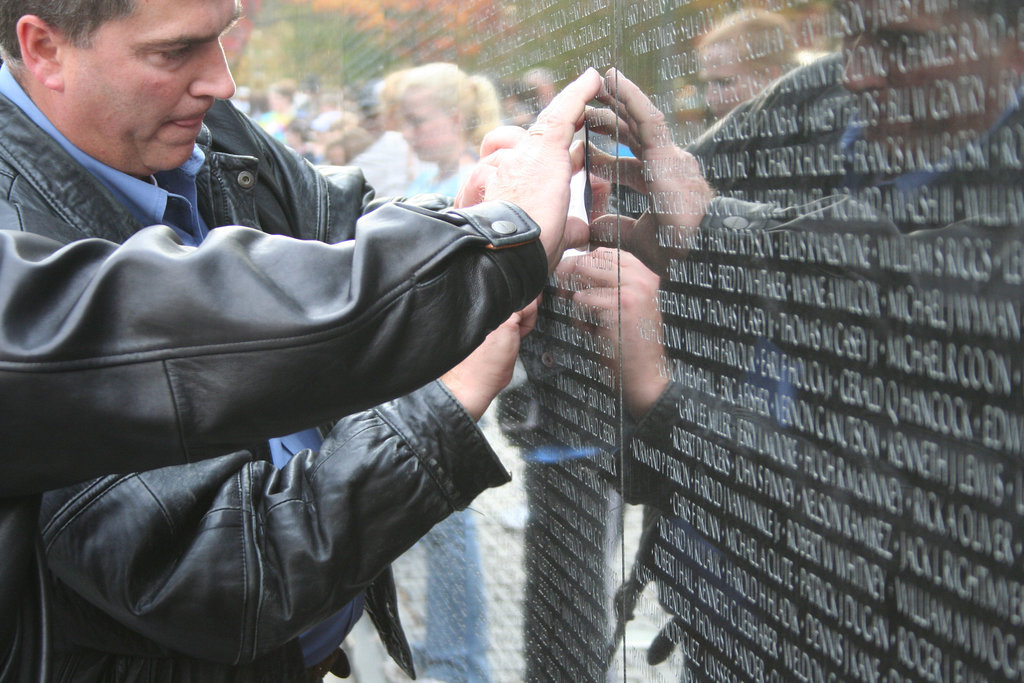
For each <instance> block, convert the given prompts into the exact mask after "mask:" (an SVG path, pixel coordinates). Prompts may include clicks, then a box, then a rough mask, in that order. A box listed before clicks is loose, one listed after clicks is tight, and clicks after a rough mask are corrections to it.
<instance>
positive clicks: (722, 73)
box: [698, 39, 782, 119]
mask: <svg viewBox="0 0 1024 683" xmlns="http://www.w3.org/2000/svg"><path fill="white" fill-rule="evenodd" d="M698 58H699V59H700V74H699V77H700V80H701V82H702V83H703V84H704V88H705V93H704V99H705V101H706V102H707V105H708V109H709V110H711V113H712V115H714V117H715V118H716V119H720V118H722V117H723V116H725V115H726V114H728V113H729V112H730V111H732V109H733V108H734V107H735V106H736V105H738V104H740V103H742V102H746V101H747V100H749V99H751V98H753V97H754V96H755V95H757V94H758V93H760V92H761V91H762V90H763V89H764V87H765V86H766V85H768V84H769V83H771V82H772V81H773V80H774V79H776V78H778V77H779V76H781V75H782V68H781V67H778V66H775V65H770V64H764V63H760V62H757V61H750V60H747V61H744V60H742V59H741V58H740V53H739V50H737V49H736V40H735V39H730V40H723V41H720V42H717V43H711V44H710V45H707V46H705V47H704V48H702V49H701V50H700V52H699V53H698Z"/></svg>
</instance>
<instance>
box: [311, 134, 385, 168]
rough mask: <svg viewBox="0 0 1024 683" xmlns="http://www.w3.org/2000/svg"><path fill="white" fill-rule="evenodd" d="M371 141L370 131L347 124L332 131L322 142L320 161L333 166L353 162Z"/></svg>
mask: <svg viewBox="0 0 1024 683" xmlns="http://www.w3.org/2000/svg"><path fill="white" fill-rule="evenodd" d="M372 143H373V138H372V137H371V136H370V133H368V132H367V131H366V129H365V128H363V127H362V126H358V125H356V126H349V127H347V128H345V129H344V130H341V131H338V132H336V133H333V134H332V135H331V136H330V137H328V138H327V142H326V143H325V144H324V156H323V159H322V162H323V163H325V164H331V165H334V166H344V165H346V164H350V163H353V159H355V158H356V157H358V156H359V155H360V154H361V153H362V152H363V151H364V150H366V148H367V147H369V146H370V145H371V144H372Z"/></svg>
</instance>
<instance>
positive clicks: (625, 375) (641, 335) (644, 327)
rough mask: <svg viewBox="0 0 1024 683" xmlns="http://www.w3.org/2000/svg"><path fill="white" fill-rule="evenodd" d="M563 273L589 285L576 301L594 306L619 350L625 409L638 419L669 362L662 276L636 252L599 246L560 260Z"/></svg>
mask: <svg viewBox="0 0 1024 683" xmlns="http://www.w3.org/2000/svg"><path fill="white" fill-rule="evenodd" d="M557 272H558V274H559V275H560V276H563V277H566V278H568V279H571V278H570V277H569V276H572V275H578V276H579V280H580V281H581V282H584V283H586V284H587V285H588V287H587V288H586V289H581V290H580V291H577V292H575V293H574V294H573V301H575V302H576V303H578V304H581V305H583V306H587V307H590V308H591V309H592V310H593V311H594V312H595V318H596V320H597V321H598V322H599V324H597V325H593V326H592V327H593V329H592V330H591V332H592V333H594V334H599V335H602V336H604V337H606V338H608V339H609V340H611V342H612V343H613V344H614V345H615V347H616V348H618V349H619V350H620V353H619V354H618V366H617V367H616V368H614V369H615V370H617V371H618V374H619V375H620V376H621V378H622V395H623V400H624V401H625V403H626V408H627V409H628V410H629V412H630V413H631V414H632V415H633V416H634V417H636V418H640V417H641V416H642V415H643V414H644V413H646V412H647V411H648V409H650V407H651V406H652V405H653V404H654V402H655V401H656V400H657V398H658V397H659V396H661V394H662V392H664V391H665V388H666V387H667V386H668V379H666V378H665V377H664V376H663V375H662V374H661V372H660V369H661V368H663V367H664V366H665V353H664V352H665V349H664V346H663V344H662V341H661V311H660V309H659V308H658V301H657V295H658V285H659V282H660V280H659V278H658V276H657V275H655V274H654V273H653V272H651V270H650V269H648V268H647V267H646V266H644V264H643V263H641V262H640V259H638V258H637V257H636V256H634V255H633V254H630V253H629V252H625V251H623V252H619V251H615V250H614V249H604V248H602V249H597V250H596V251H594V252H592V253H589V254H582V255H580V256H572V257H569V258H567V259H565V260H564V261H563V262H562V263H561V264H559V266H558V269H557Z"/></svg>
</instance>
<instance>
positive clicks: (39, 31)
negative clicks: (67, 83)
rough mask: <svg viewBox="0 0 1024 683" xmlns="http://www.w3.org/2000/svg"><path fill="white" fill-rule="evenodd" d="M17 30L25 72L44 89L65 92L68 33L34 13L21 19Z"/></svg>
mask: <svg viewBox="0 0 1024 683" xmlns="http://www.w3.org/2000/svg"><path fill="white" fill-rule="evenodd" d="M17 31H18V45H19V46H20V48H21V61H22V63H23V64H24V65H25V70H26V71H28V72H29V73H30V74H32V76H33V77H34V78H35V80H36V81H38V82H39V83H40V84H41V85H43V86H44V87H46V88H49V89H50V90H56V91H63V90H64V71H63V67H64V63H63V60H64V58H65V57H66V49H65V48H66V47H67V46H68V41H67V39H66V38H65V37H64V34H63V33H61V32H60V31H58V30H57V29H56V28H54V27H53V26H50V24H48V23H46V22H45V21H43V20H42V19H40V18H39V17H37V16H36V15H34V14H26V15H24V16H23V17H22V18H21V19H19V20H18V26H17Z"/></svg>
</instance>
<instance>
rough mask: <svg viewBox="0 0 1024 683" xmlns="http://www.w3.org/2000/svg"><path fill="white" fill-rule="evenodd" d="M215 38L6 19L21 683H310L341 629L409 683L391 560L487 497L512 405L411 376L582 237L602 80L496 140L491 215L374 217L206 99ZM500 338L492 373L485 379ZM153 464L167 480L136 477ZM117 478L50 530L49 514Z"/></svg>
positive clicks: (109, 24)
mask: <svg viewBox="0 0 1024 683" xmlns="http://www.w3.org/2000/svg"><path fill="white" fill-rule="evenodd" d="M237 13H238V6H237V4H236V2H234V0H217V1H216V2H207V1H205V0H204V1H202V2H200V1H199V0H194V1H193V0H187V1H186V2H184V3H183V2H180V1H177V2H172V1H171V0H158V1H156V2H147V3H125V4H124V5H110V4H107V3H99V2H84V1H83V2H82V3H76V4H74V5H73V6H72V5H66V4H62V5H59V6H55V5H53V4H52V3H47V2H41V1H40V2H35V3H32V2H18V3H14V2H8V1H7V0H4V1H3V2H0V54H2V57H3V62H4V64H3V67H2V68H0V119H2V120H3V128H4V139H3V146H2V150H0V164H2V165H3V167H4V172H3V173H2V174H0V177H2V178H3V179H4V185H5V192H4V200H3V201H2V202H0V215H2V216H3V217H4V223H3V225H4V228H5V229H4V230H3V231H2V232H0V263H2V268H0V272H2V278H3V286H2V287H0V312H2V315H0V319H2V320H3V321H4V322H3V325H2V327H0V335H2V337H3V343H2V344H0V388H2V390H0V397H3V398H0V404H2V405H0V408H2V409H0V413H2V414H3V416H4V420H3V423H2V424H3V435H4V442H5V448H6V449H7V451H8V457H7V458H5V461H4V466H3V477H0V481H2V482H3V483H2V487H0V491H2V495H3V497H4V498H3V515H2V518H0V534H2V538H0V542H2V543H3V547H4V549H5V562H4V566H3V570H2V572H3V575H2V577H0V580H2V582H0V607H2V614H3V619H2V620H0V624H2V626H0V628H2V630H3V634H2V635H3V638H2V640H0V642H4V643H6V644H7V645H6V646H5V651H4V652H3V662H2V667H0V671H3V672H4V675H5V676H7V675H8V674H10V675H11V676H13V677H14V678H15V679H16V680H49V679H50V678H51V676H53V677H57V676H56V673H57V672H58V671H59V678H58V679H60V680H64V679H70V680H112V679H113V680H120V679H121V678H122V677H123V678H124V679H125V680H127V679H129V678H132V679H134V677H145V678H147V679H150V680H161V679H166V680H171V679H173V680H193V679H202V680H228V679H232V680H234V679H237V678H244V679H246V680H261V678H260V677H261V676H262V677H265V680H278V681H279V680H304V679H305V677H306V675H307V674H306V669H305V666H307V665H308V662H306V661H304V659H303V655H302V644H300V643H299V641H298V639H297V637H298V636H299V635H300V634H302V633H303V632H308V631H309V629H311V628H312V627H313V626H316V625H318V624H321V623H323V622H324V621H325V620H326V619H328V618H329V617H331V616H332V615H334V614H336V613H337V612H338V610H344V609H348V608H350V607H351V609H352V610H353V612H354V611H357V610H358V609H359V606H358V605H356V606H353V603H354V602H355V603H359V602H360V601H362V602H363V604H365V609H366V611H368V612H370V613H371V616H373V617H374V618H375V620H376V621H377V623H378V624H379V625H380V627H381V629H382V630H383V632H384V634H385V642H386V643H387V644H388V646H389V648H390V649H391V650H392V652H394V653H395V654H396V655H397V656H398V657H399V659H400V660H401V661H402V662H403V663H406V664H407V663H408V656H407V652H406V649H405V647H404V641H403V638H402V636H401V630H400V627H399V626H398V623H397V621H396V618H395V613H394V611H393V606H391V605H390V603H389V600H390V597H389V596H391V595H393V585H392V584H391V582H390V573H389V572H388V570H387V567H388V563H389V562H390V561H391V560H392V559H393V558H394V557H396V556H397V555H398V554H400V553H401V552H402V551H404V549H406V548H408V547H409V546H410V545H411V544H412V543H413V542H414V541H415V540H416V539H417V538H418V537H419V536H421V535H422V534H423V533H425V532H426V531H427V530H428V529H429V528H430V527H431V526H432V525H433V524H434V523H436V522H438V521H440V520H442V519H443V518H444V517H446V516H447V515H448V514H450V513H451V512H452V511H453V510H454V509H458V508H462V507H464V506H465V505H466V504H468V502H469V501H470V500H471V499H472V497H473V496H474V495H476V493H478V492H479V491H480V490H482V489H483V488H486V487H487V486H492V485H496V484H498V483H501V482H502V481H504V480H505V479H506V478H507V474H505V472H504V470H503V469H502V468H501V466H500V465H499V464H498V463H497V461H496V460H494V458H493V455H492V454H491V452H490V450H489V448H488V447H487V446H486V443H485V442H484V441H483V440H482V437H481V436H480V435H479V433H478V432H477V431H476V428H475V426H474V424H473V419H474V418H475V417H478V416H479V415H480V414H481V413H482V412H483V409H484V408H485V407H486V404H487V402H488V401H489V395H490V394H491V393H492V392H493V391H495V390H496V387H497V386H499V385H500V384H501V383H502V378H501V377H496V376H494V375H491V376H490V378H489V379H484V377H483V376H481V375H480V373H478V372H456V373H455V374H454V375H450V376H447V377H448V379H447V381H446V382H442V383H437V382H433V383H432V382H430V380H431V379H433V378H436V377H438V376H439V375H441V374H442V373H444V372H445V371H446V370H447V369H449V368H452V367H453V366H455V365H456V364H457V363H458V362H460V361H461V360H463V359H464V358H465V356H466V355H467V354H468V353H469V352H470V351H471V350H472V349H473V348H474V347H476V346H477V345H478V344H479V343H480V341H481V340H482V339H483V337H484V335H485V334H486V333H487V332H488V330H490V329H492V328H494V327H496V326H498V325H499V323H500V322H501V321H502V320H503V319H505V318H506V317H507V316H508V315H509V314H510V313H512V312H513V311H514V310H515V309H517V308H520V307H522V306H524V305H525V304H526V303H528V302H529V301H530V300H531V299H532V298H533V297H534V296H535V294H536V292H537V291H538V290H539V287H540V284H541V282H542V280H543V277H544V275H545V273H546V272H547V271H548V270H549V269H550V268H551V267H553V265H554V264H555V263H556V262H557V260H558V259H559V257H560V255H561V252H562V250H563V249H564V248H565V247H566V246H567V245H573V244H576V243H579V242H580V241H581V239H585V237H584V236H583V233H582V226H581V225H579V224H577V223H574V222H571V221H570V222H568V223H567V222H566V219H565V215H566V207H567V206H568V178H569V176H570V175H571V173H572V172H573V171H574V169H578V168H579V166H580V164H581V163H582V159H581V155H580V154H579V153H578V151H575V150H574V152H573V154H571V155H570V154H568V153H567V150H568V148H569V144H570V140H571V137H572V134H573V128H574V123H578V122H579V118H580V116H581V114H582V110H583V106H584V104H585V103H586V102H587V101H588V100H590V99H591V98H592V97H593V96H594V95H595V94H596V93H597V91H598V90H599V88H600V81H599V79H598V78H597V76H596V75H595V74H593V73H592V72H590V73H587V74H585V75H584V76H583V77H581V79H580V80H579V81H578V82H576V83H575V84H573V85H572V86H570V87H569V88H567V89H566V91H565V92H564V95H563V96H562V97H560V99H559V100H557V101H556V102H555V103H553V105H552V113H551V118H550V119H547V120H546V119H544V117H542V125H540V126H539V127H538V128H537V129H536V130H535V131H533V133H534V134H532V135H525V133H524V134H523V135H518V136H517V135H512V134H510V133H504V134H499V135H498V136H497V137H495V138H494V141H493V142H492V144H491V148H492V149H494V148H501V149H503V150H505V152H510V161H512V162H513V165H512V166H510V167H509V166H505V161H504V159H502V160H500V161H499V160H498V159H497V158H495V159H494V160H493V161H492V162H491V164H489V168H490V169H492V170H493V171H494V172H493V173H491V174H490V175H489V176H488V177H479V178H476V179H474V180H473V183H472V184H471V187H470V191H469V192H468V193H467V195H466V196H470V197H478V198H480V199H483V200H487V201H485V202H484V203H482V204H480V205H478V206H473V207H469V206H464V207H462V208H460V209H457V210H454V211H452V210H435V209H443V207H440V206H435V207H425V206H419V207H412V206H407V205H402V204H379V205H372V206H370V205H365V204H364V202H365V201H366V199H365V198H366V197H367V196H368V194H367V191H366V188H365V186H364V184H363V182H362V180H361V178H360V176H359V175H358V174H357V173H354V172H351V171H347V172H339V173H337V174H335V175H333V176H332V177H330V178H328V177H326V176H323V175H320V174H318V173H317V172H316V171H315V170H314V169H313V168H312V167H310V166H309V165H308V164H305V163H303V162H301V161H300V160H299V159H298V157H296V156H295V155H294V154H293V153H291V152H290V151H289V150H287V149H286V148H285V147H284V146H283V145H281V144H280V143H278V142H276V141H274V140H273V139H272V138H271V137H270V136H268V135H267V134H265V133H264V132H263V131H261V129H260V128H259V127H258V126H256V125H254V124H253V123H252V122H250V121H249V120H248V119H247V118H246V117H245V116H244V115H242V114H241V113H240V112H238V111H237V110H236V109H235V108H234V107H233V106H232V105H230V104H229V103H228V102H227V101H226V99H227V98H229V97H230V96H231V95H232V93H233V89H234V84H233V82H232V80H231V77H230V74H229V72H228V70H227V66H226V64H225V60H224V55H223V52H222V50H221V47H220V44H219V37H220V36H221V35H222V34H223V32H224V31H225V30H226V29H227V28H228V27H230V26H231V25H232V23H233V21H234V20H235V18H236V17H237ZM519 132H521V131H519ZM503 156H504V155H503ZM541 170H543V172H544V174H545V176H546V177H548V178H550V179H551V182H550V183H547V184H546V187H545V190H544V191H543V192H538V190H537V188H536V187H534V181H535V178H536V175H535V174H536V172H539V171H541ZM153 224H161V225H157V226H155V227H149V228H146V227H145V226H147V225H153ZM357 225H358V237H357V230H356V227H357ZM218 226H229V227H218ZM294 238H300V239H294ZM495 246H500V247H502V248H501V249H497V250H495V249H493V247H495ZM399 254H401V255H402V257H401V258H396V256H397V255H399ZM466 289H472V290H473V291H478V290H479V295H478V296H476V297H475V298H474V301H473V303H472V307H470V308H468V309H467V307H466V302H465V298H464V297H463V296H461V295H460V294H458V293H459V292H463V291H465V290H466ZM517 320H522V318H517V317H515V316H514V317H513V318H512V319H511V320H510V322H509V323H507V324H505V325H503V326H502V327H500V328H499V333H496V334H497V338H498V341H497V342H495V343H496V344H497V345H498V348H499V349H500V353H498V354H497V355H495V353H494V352H493V350H494V348H495V347H494V346H492V347H491V351H490V352H486V351H485V355H486V357H487V359H488V362H486V363H484V366H485V367H491V368H494V369H496V370H499V373H498V374H500V367H501V365H502V363H494V362H491V361H492V359H493V358H495V357H506V355H507V354H509V352H510V351H512V352H514V348H515V345H516V342H515V339H517V338H518V332H519V330H518V329H517V328H518V326H519V323H518V322H517ZM453 332H454V334H453ZM409 339H416V345H415V348H412V347H411V346H409V345H407V344H406V343H405V342H403V340H409ZM485 374H486V373H485ZM417 387H420V388H419V389H416V388H417ZM413 389H416V391H414V392H413V393H411V394H409V393H407V392H410V391H412V390H413ZM395 397H398V398H395ZM389 399H395V400H393V401H391V402H388V403H382V402H384V401H388V400H389ZM375 404H380V405H379V406H378V407H377V408H375V409H373V410H366V408H367V407H368V406H373V405H375ZM40 406H45V410H41V409H40ZM359 411H362V412H359ZM342 415H347V417H345V418H344V419H341V420H340V421H339V420H338V418H339V416H342ZM323 424H328V425H330V424H333V427H331V428H330V429H329V430H328V432H327V435H326V439H325V440H324V441H323V443H322V444H321V445H320V447H319V449H318V451H316V452H314V451H312V450H310V449H301V448H300V449H299V451H298V453H297V454H296V455H295V456H294V457H290V458H289V459H288V462H287V463H286V464H285V466H284V467H283V469H281V470H280V471H278V470H277V469H276V468H274V467H273V465H272V464H271V461H270V460H271V458H270V451H272V450H273V446H272V445H271V444H270V443H269V442H268V441H267V440H268V439H271V438H272V437H275V435H281V434H289V433H296V434H301V433H303V432H308V431H309V430H310V429H312V428H314V426H316V425H323ZM295 430H299V431H298V432H296V431H295ZM204 459H205V461H204V462H201V463H200V462H196V464H193V465H188V466H183V465H181V463H183V462H194V461H199V460H204ZM163 465H179V466H178V467H174V468H169V469H163V470H151V471H145V472H143V471H141V470H146V469H147V468H155V467H160V466H163ZM129 470H140V471H138V472H137V473H136V474H132V475H127V476H113V477H107V478H105V479H100V480H96V481H93V482H91V483H86V484H83V485H80V486H76V487H73V488H70V489H61V490H58V491H52V492H51V493H50V494H48V496H47V499H46V503H45V504H44V505H43V507H42V509H41V511H40V507H39V506H40V502H39V497H38V494H39V493H40V492H41V491H43V490H45V489H50V488H55V487H59V486H67V485H68V484H70V483H72V482H75V481H77V480H82V479H86V478H89V477H94V476H97V475H99V474H102V473H103V472H111V471H113V472H125V471H129ZM37 511H39V515H38V519H39V523H40V524H41V527H42V543H41V544H40V545H39V552H41V553H43V555H42V556H40V557H41V558H42V562H44V563H45V565H46V567H47V568H48V571H47V572H46V573H38V572H37V570H36V569H33V565H36V563H37V562H39V561H40V559H39V558H37V557H36V556H35V554H34V553H33V550H32V545H33V539H35V538H36V537H37V536H36V531H35V527H36V516H37V515H36V513H37ZM351 613H352V612H350V614H351ZM54 638H57V639H58V640H59V643H58V642H54V641H53V639H54ZM51 667H52V668H51ZM314 671H319V670H318V669H316V668H315V667H314Z"/></svg>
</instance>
